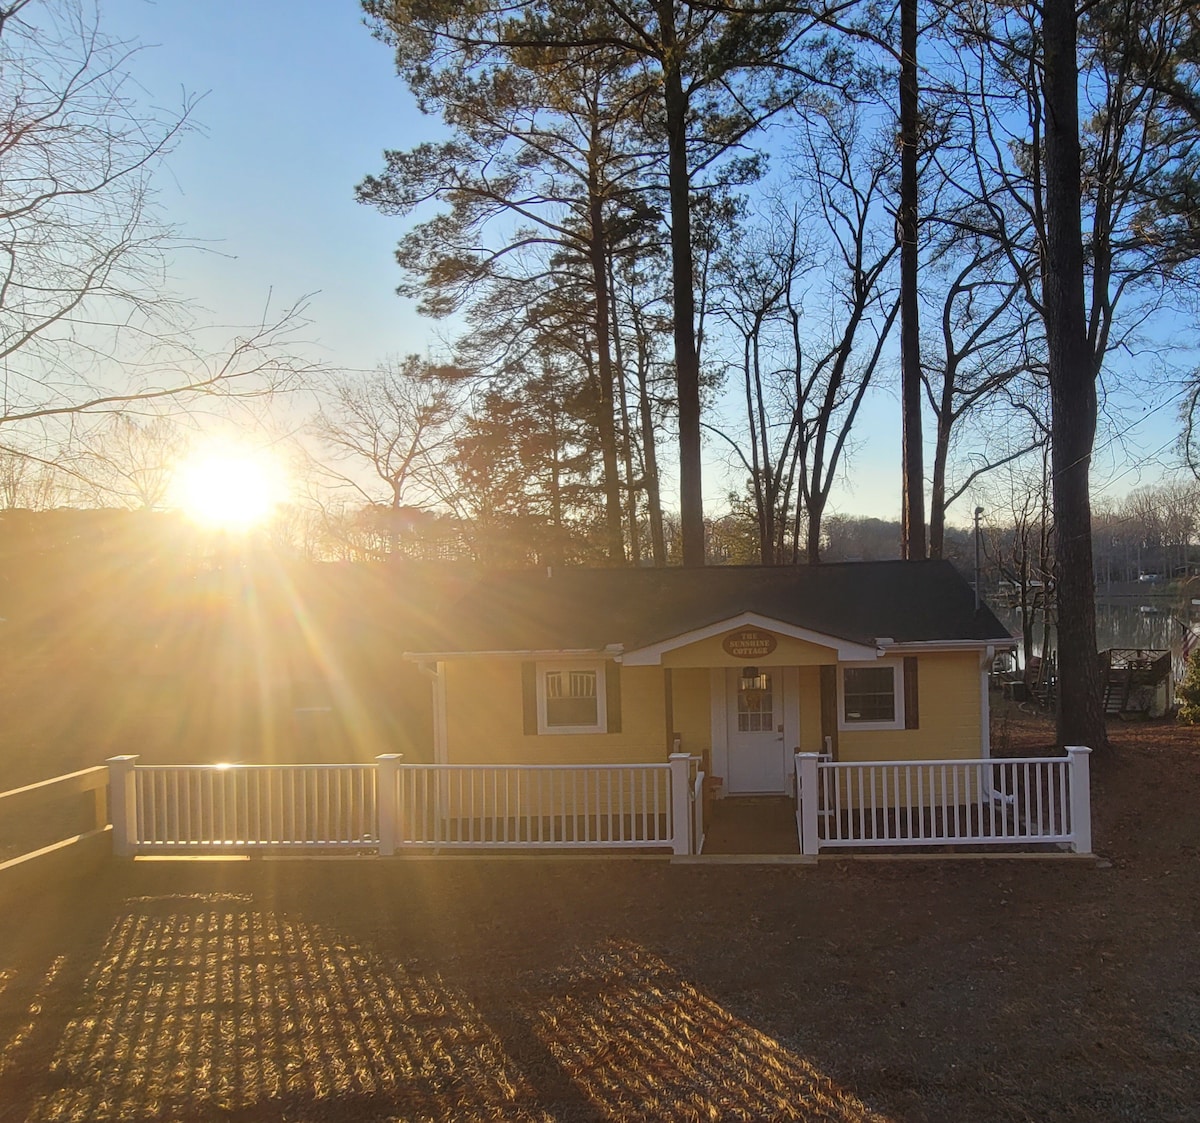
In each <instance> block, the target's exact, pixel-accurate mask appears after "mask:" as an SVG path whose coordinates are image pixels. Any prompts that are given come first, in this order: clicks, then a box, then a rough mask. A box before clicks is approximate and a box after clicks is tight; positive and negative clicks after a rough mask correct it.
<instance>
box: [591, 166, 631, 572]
mask: <svg viewBox="0 0 1200 1123" xmlns="http://www.w3.org/2000/svg"><path fill="white" fill-rule="evenodd" d="M588 192H589V195H590V196H591V197H590V199H589V200H588V219H589V223H590V226H591V229H590V231H589V232H588V233H589V237H588V252H589V254H590V256H591V264H592V294H593V298H594V300H595V313H596V315H595V321H596V322H595V329H594V330H595V332H596V365H597V373H598V374H599V384H600V393H599V394H598V395H597V396H598V398H599V401H598V402H597V403H596V413H597V423H598V426H599V430H600V450H601V455H602V458H603V462H604V528H605V534H604V537H605V543H606V546H607V552H608V560H609V561H610V562H611V563H612V564H613V565H624V564H625V540H624V537H623V536H622V534H621V478H620V474H619V472H618V470H617V432H616V426H615V424H614V422H613V368H612V345H611V340H610V325H611V323H612V320H611V317H610V316H609V311H608V254H607V253H606V252H605V239H604V204H603V200H602V199H601V198H600V188H599V183H598V175H597V172H596V169H595V167H594V166H593V167H591V168H589V169H588Z"/></svg>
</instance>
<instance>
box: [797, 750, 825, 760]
mask: <svg viewBox="0 0 1200 1123" xmlns="http://www.w3.org/2000/svg"><path fill="white" fill-rule="evenodd" d="M796 755H797V756H803V757H809V756H811V757H813V758H814V759H816V760H820V759H821V754H820V753H810V752H803V753H802V752H801V751H800V750H799V749H797V750H796Z"/></svg>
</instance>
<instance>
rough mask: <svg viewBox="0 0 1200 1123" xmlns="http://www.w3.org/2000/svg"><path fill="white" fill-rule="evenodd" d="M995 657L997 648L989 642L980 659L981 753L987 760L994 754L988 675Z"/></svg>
mask: <svg viewBox="0 0 1200 1123" xmlns="http://www.w3.org/2000/svg"><path fill="white" fill-rule="evenodd" d="M995 658H996V648H995V646H994V645H992V644H988V646H987V649H986V650H985V651H984V654H983V658H982V659H981V660H980V661H979V746H980V754H979V755H980V756H982V757H983V758H984V759H985V760H988V759H990V758H991V755H992V703H991V698H990V697H989V692H988V686H989V684H988V677H989V675H990V674H991V670H992V662H993V660H995Z"/></svg>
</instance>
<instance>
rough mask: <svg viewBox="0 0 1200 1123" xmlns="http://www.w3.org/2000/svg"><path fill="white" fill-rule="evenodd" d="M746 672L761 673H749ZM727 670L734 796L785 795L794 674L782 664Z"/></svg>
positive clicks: (730, 786)
mask: <svg viewBox="0 0 1200 1123" xmlns="http://www.w3.org/2000/svg"><path fill="white" fill-rule="evenodd" d="M746 670H754V671H757V674H755V675H748V674H747V673H746ZM746 670H740V669H737V668H731V669H730V670H729V671H728V672H727V691H726V699H727V704H726V713H727V715H728V720H729V763H728V769H729V774H728V777H727V779H728V784H727V785H726V789H725V790H726V791H727V792H728V793H729V794H730V795H768V794H770V795H779V794H783V793H786V792H787V791H788V790H789V787H788V779H789V776H788V766H789V765H790V764H791V759H790V754H789V753H788V752H787V743H786V741H785V740H784V733H783V731H784V710H785V705H784V702H785V690H786V686H787V684H788V682H789V679H790V677H791V676H788V675H787V674H786V672H785V669H784V668H782V667H757V668H747V669H746Z"/></svg>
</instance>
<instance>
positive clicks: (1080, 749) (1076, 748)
mask: <svg viewBox="0 0 1200 1123" xmlns="http://www.w3.org/2000/svg"><path fill="white" fill-rule="evenodd" d="M1091 751H1092V750H1091V748H1090V747H1089V746H1087V745H1068V746H1067V752H1068V753H1090V752H1091Z"/></svg>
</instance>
